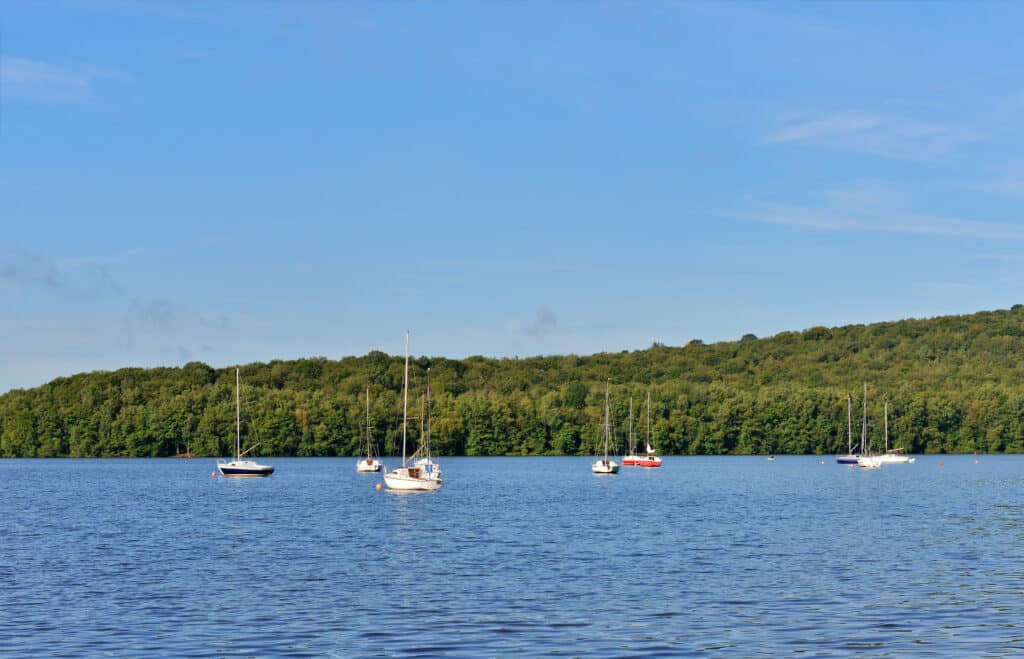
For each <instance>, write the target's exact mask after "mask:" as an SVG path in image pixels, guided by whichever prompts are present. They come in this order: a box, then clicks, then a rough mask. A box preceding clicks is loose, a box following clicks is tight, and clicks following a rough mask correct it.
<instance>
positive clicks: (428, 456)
mask: <svg viewBox="0 0 1024 659" xmlns="http://www.w3.org/2000/svg"><path fill="white" fill-rule="evenodd" d="M426 416H427V445H426V449H425V450H426V453H427V462H430V461H431V460H430V367H429V366H428V367H427V415H426Z"/></svg>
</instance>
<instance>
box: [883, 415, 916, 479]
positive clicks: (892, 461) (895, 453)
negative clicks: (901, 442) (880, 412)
mask: <svg viewBox="0 0 1024 659" xmlns="http://www.w3.org/2000/svg"><path fill="white" fill-rule="evenodd" d="M903 450H904V449H903V448H902V447H900V448H893V449H890V448H889V402H888V401H886V403H885V453H883V454H882V455H880V456H878V460H879V461H880V462H881V464H886V465H903V464H912V463H913V462H914V458H912V457H910V456H909V455H904V454H903Z"/></svg>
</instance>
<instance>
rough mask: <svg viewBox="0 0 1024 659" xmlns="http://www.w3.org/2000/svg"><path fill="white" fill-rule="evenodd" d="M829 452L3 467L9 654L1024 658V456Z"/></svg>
mask: <svg viewBox="0 0 1024 659" xmlns="http://www.w3.org/2000/svg"><path fill="white" fill-rule="evenodd" d="M820 460H821V458H817V457H787V456H782V457H779V459H778V460H776V461H775V462H768V461H767V460H765V459H764V458H736V457H727V458H667V459H666V460H665V466H664V467H662V468H661V469H652V470H646V469H639V468H623V470H622V472H621V473H620V474H619V475H617V476H594V475H592V474H591V473H590V469H589V463H590V461H591V460H590V459H588V458H448V459H444V460H442V461H441V462H442V464H443V466H444V470H445V479H446V482H445V485H444V488H443V489H442V490H440V491H438V492H433V493H423V494H395V493H389V492H386V491H384V492H379V491H376V490H375V489H374V487H373V486H374V485H375V484H376V483H378V482H380V476H379V475H375V474H356V473H355V460H354V459H298V458H296V459H275V460H268V462H270V463H271V464H273V465H274V466H275V467H276V468H277V472H276V473H275V474H274V475H273V476H272V477H270V478H268V479H245V480H227V479H223V478H211V477H210V472H211V471H212V470H213V469H214V463H213V461H212V460H169V459H167V460H143V459H135V460H5V461H0V513H2V521H0V580H2V584H3V587H2V588H0V655H2V656H6V657H35V656H41V655H48V656H66V657H80V656H85V655H105V656H126V657H127V656H132V657H135V656H161V655H166V656H211V655H224V656H294V657H301V656H325V655H326V656H344V657H352V656H410V657H415V656H423V657H427V656H439V655H441V656H443V655H449V656H512V655H515V656H523V655H565V656H576V655H585V656H622V655H627V654H632V655H644V656H685V655H707V654H710V655H714V656H736V657H758V656H791V655H802V656H812V657H814V656H855V655H862V656H873V657H875V656H881V657H885V656H915V657H919V656H929V655H934V656H976V657H981V656H991V657H998V656H1019V655H1020V654H1021V653H1024V632H1022V628H1021V626H1020V625H1021V624H1024V458H1022V457H1020V456H982V457H981V458H980V460H979V463H978V464H975V461H974V458H973V457H971V456H922V457H918V459H917V463H916V464H913V465H906V466H890V467H886V468H883V469H881V470H877V471H876V470H857V469H850V468H847V467H842V466H839V465H836V464H834V463H833V461H832V459H831V458H826V464H824V465H822V464H821V463H820ZM940 461H942V462H944V466H939V462H940ZM391 462H392V463H394V462H395V461H394V460H392V461H391Z"/></svg>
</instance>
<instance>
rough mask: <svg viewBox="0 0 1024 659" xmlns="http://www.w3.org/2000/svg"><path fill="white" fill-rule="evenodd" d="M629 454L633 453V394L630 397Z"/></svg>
mask: <svg viewBox="0 0 1024 659" xmlns="http://www.w3.org/2000/svg"><path fill="white" fill-rule="evenodd" d="M629 453H630V455H632V454H633V453H634V451H633V394H630V395H629Z"/></svg>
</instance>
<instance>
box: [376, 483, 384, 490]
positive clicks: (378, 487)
mask: <svg viewBox="0 0 1024 659" xmlns="http://www.w3.org/2000/svg"><path fill="white" fill-rule="evenodd" d="M376 487H377V489H378V490H380V489H383V487H384V486H383V485H381V484H380V483H377V486H376Z"/></svg>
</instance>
